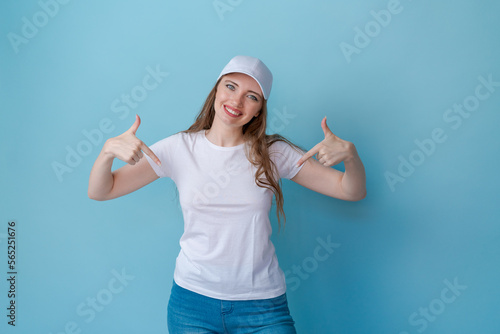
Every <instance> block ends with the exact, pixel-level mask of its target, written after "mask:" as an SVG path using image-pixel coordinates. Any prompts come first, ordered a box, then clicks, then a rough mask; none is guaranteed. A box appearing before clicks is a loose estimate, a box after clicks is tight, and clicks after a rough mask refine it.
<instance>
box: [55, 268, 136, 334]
mask: <svg viewBox="0 0 500 334" xmlns="http://www.w3.org/2000/svg"><path fill="white" fill-rule="evenodd" d="M110 273H111V275H112V276H113V277H112V278H111V279H109V281H108V283H107V285H106V287H105V288H103V289H101V290H99V291H97V293H96V294H95V295H92V296H90V297H87V298H86V299H85V301H82V302H81V303H80V304H78V305H77V306H76V310H75V312H76V315H78V316H79V317H80V318H82V320H83V321H84V322H85V323H87V324H88V323H90V322H92V321H93V320H94V319H95V318H96V316H97V314H98V313H100V312H103V311H104V310H105V309H106V307H107V306H108V305H109V304H111V302H112V301H113V300H114V298H115V297H116V295H118V294H119V293H121V292H123V291H124V290H125V288H126V287H127V286H128V285H129V283H130V282H131V281H133V280H134V279H135V276H132V275H130V274H127V273H126V272H125V268H122V270H121V272H119V271H117V270H116V269H113V270H111V272H110ZM82 331H83V330H82V328H81V326H80V325H79V323H78V322H77V321H68V322H66V324H64V329H63V330H62V331H58V332H55V333H52V332H49V334H80V333H82Z"/></svg>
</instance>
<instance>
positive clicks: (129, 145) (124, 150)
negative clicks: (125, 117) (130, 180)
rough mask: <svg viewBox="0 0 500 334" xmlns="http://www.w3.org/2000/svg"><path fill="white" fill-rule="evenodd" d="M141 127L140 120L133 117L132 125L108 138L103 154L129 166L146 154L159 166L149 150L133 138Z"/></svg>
mask: <svg viewBox="0 0 500 334" xmlns="http://www.w3.org/2000/svg"><path fill="white" fill-rule="evenodd" d="M139 125H141V118H140V117H139V115H135V122H134V124H133V125H132V126H131V127H130V129H128V130H127V131H125V132H124V133H122V134H121V135H119V136H117V137H114V138H110V139H108V140H107V141H106V143H105V144H104V150H103V151H104V153H105V154H106V155H108V156H111V157H113V158H118V159H120V160H122V161H124V162H126V163H128V164H130V165H135V164H136V163H137V162H139V160H141V158H142V157H143V156H144V155H143V152H144V153H145V154H147V155H148V156H149V157H150V158H151V159H152V160H153V161H154V162H155V163H156V164H157V165H158V166H161V162H160V159H158V157H157V156H156V155H155V154H154V153H153V151H151V149H150V148H149V147H148V146H147V145H146V144H144V143H143V142H142V140H140V139H139V138H137V137H136V136H135V133H136V132H137V129H138V128H139Z"/></svg>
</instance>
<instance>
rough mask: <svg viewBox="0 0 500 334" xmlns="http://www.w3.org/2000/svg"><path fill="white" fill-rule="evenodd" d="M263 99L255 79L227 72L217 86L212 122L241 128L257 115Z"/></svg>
mask: <svg viewBox="0 0 500 334" xmlns="http://www.w3.org/2000/svg"><path fill="white" fill-rule="evenodd" d="M263 100H264V98H263V96H262V91H261V89H260V86H259V84H258V83H257V81H255V79H253V78H252V77H250V76H248V75H246V74H243V73H230V74H227V75H225V76H223V77H222V79H221V80H220V82H219V85H218V86H217V93H216V95H215V102H214V108H215V118H214V122H222V123H223V124H224V125H226V126H230V127H241V128H242V127H243V125H245V124H247V123H248V122H250V121H251V120H252V119H253V118H254V117H257V116H258V115H259V112H260V110H261V109H262V103H263Z"/></svg>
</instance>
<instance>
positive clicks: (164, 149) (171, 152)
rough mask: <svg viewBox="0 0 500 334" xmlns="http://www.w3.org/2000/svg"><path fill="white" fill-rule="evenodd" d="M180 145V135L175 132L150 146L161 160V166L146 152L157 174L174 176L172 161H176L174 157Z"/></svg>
mask: <svg viewBox="0 0 500 334" xmlns="http://www.w3.org/2000/svg"><path fill="white" fill-rule="evenodd" d="M178 146H179V135H178V134H175V135H172V136H170V137H167V138H165V139H162V140H160V141H157V142H156V143H154V144H153V145H151V146H150V147H149V148H150V149H151V151H153V153H154V154H155V155H156V156H157V157H158V159H160V162H161V166H158V165H157V164H156V163H155V162H154V161H153V159H151V158H150V157H149V156H147V155H146V154H144V156H145V157H146V159H147V160H148V162H149V164H150V165H151V167H152V168H153V170H154V171H155V173H156V175H158V176H159V177H170V178H171V177H172V170H173V168H172V167H173V166H172V163H173V162H174V159H173V157H174V156H175V153H176V151H177V147H178Z"/></svg>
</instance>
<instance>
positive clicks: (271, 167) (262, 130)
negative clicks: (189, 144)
mask: <svg viewBox="0 0 500 334" xmlns="http://www.w3.org/2000/svg"><path fill="white" fill-rule="evenodd" d="M221 79H222V77H221V78H220V79H219V80H217V82H216V83H215V86H214V87H213V88H212V90H211V91H210V94H208V97H207V99H206V100H205V103H204V104H203V107H202V108H201V111H200V113H199V114H198V116H197V117H196V120H195V121H194V123H193V125H191V126H190V127H189V129H187V130H185V131H183V132H198V131H201V130H208V129H210V128H211V127H212V123H213V121H214V117H215V109H214V103H215V95H216V93H217V87H218V85H219V82H220V81H221ZM266 124H267V101H266V100H264V99H263V101H262V109H261V110H260V112H259V114H258V116H256V117H254V118H252V120H251V121H250V122H248V123H247V124H245V125H244V126H243V138H244V140H245V142H248V143H249V145H248V146H245V147H249V150H246V155H247V158H248V160H249V161H250V163H251V164H252V165H254V166H255V167H256V168H257V171H256V172H255V183H256V184H257V185H258V186H259V187H262V188H267V189H269V190H271V191H272V192H273V193H274V197H275V198H276V216H277V217H278V225H279V227H280V228H281V219H280V216H283V219H284V224H285V223H286V217H285V211H284V210H283V203H284V199H283V192H282V191H281V180H280V178H279V175H278V170H277V167H276V165H275V164H274V162H273V161H272V160H271V158H270V156H269V147H270V146H271V145H272V144H273V143H275V142H277V141H284V142H286V143H288V144H289V145H291V146H292V147H294V148H295V149H297V150H298V151H299V152H300V151H302V149H301V148H300V147H298V146H297V145H295V144H293V143H292V142H290V141H289V140H288V139H286V138H285V137H283V136H281V135H278V134H272V135H267V134H266ZM302 153H303V152H302Z"/></svg>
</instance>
